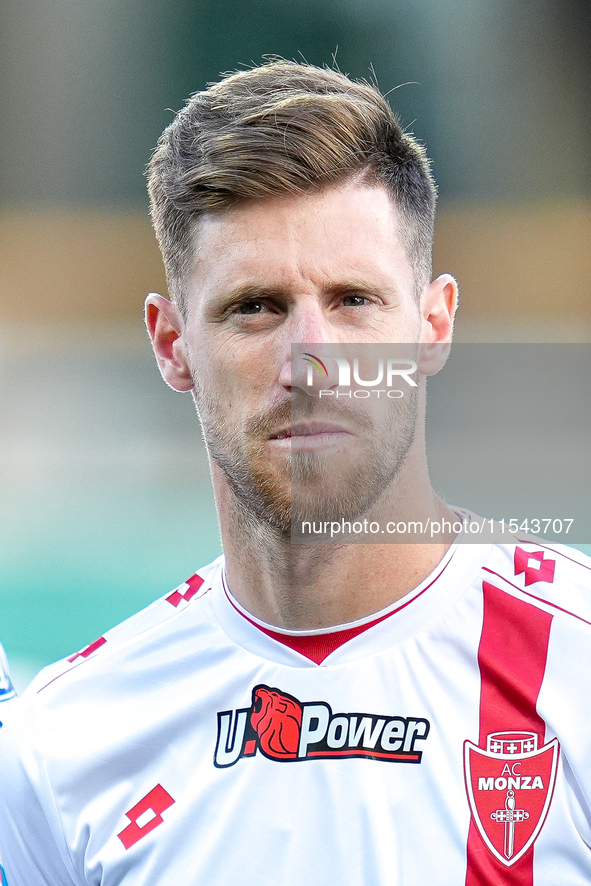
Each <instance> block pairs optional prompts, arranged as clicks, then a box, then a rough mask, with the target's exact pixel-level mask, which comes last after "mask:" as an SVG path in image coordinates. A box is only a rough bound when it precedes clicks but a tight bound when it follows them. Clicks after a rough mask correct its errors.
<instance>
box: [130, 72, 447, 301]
mask: <svg viewBox="0 0 591 886" xmlns="http://www.w3.org/2000/svg"><path fill="white" fill-rule="evenodd" d="M147 176H148V190H149V194H150V207H151V209H150V211H151V217H152V223H153V225H154V230H155V232H156V238H157V240H158V243H159V246H160V250H161V252H162V256H163V259H164V267H165V271H166V278H167V282H168V287H169V291H170V295H171V297H172V298H173V299H174V300H175V301H176V302H177V304H179V306H180V307H181V309H184V308H185V307H186V306H185V299H184V286H185V283H186V280H187V279H188V277H189V276H190V274H191V272H192V269H193V266H194V261H195V256H194V248H195V231H196V222H197V221H198V220H199V218H200V216H202V215H203V214H204V213H208V212H212V211H213V212H215V211H216V210H223V209H225V208H228V207H231V206H234V205H237V204H239V203H244V202H246V201H248V200H257V199H263V198H267V197H273V196H281V195H287V194H308V193H314V192H319V191H321V190H322V189H323V188H325V187H327V186H330V185H333V184H337V183H340V182H342V181H345V180H346V179H349V178H352V177H354V176H359V177H360V180H361V181H363V182H364V183H365V184H370V185H374V184H378V185H383V186H384V187H385V188H386V190H387V191H388V193H389V195H390V197H391V199H392V200H393V202H394V204H395V205H396V207H397V209H398V211H399V213H400V216H401V222H402V224H401V230H400V231H399V235H400V237H401V239H402V242H403V244H404V246H405V248H406V250H407V254H408V256H409V260H410V262H411V264H412V266H413V268H414V273H415V280H416V284H417V288H419V287H422V286H423V285H424V284H425V283H426V282H428V279H429V276H430V273H431V249H432V240H433V225H434V217H435V200H436V189H435V183H434V181H433V177H432V175H431V170H430V162H429V160H428V159H427V156H426V154H425V151H424V148H423V147H422V145H420V144H419V143H418V142H417V141H416V140H415V139H414V138H413V137H412V136H411V135H408V134H407V133H405V132H404V131H403V130H402V127H401V125H400V123H399V120H398V118H397V117H396V116H395V115H394V113H393V111H392V109H391V108H390V105H389V104H388V102H387V101H386V99H385V98H384V97H383V96H382V95H381V94H380V92H379V91H378V90H377V89H376V88H374V87H373V86H370V85H369V84H368V83H365V82H356V81H352V80H350V79H349V78H348V77H346V76H345V75H344V74H341V73H340V72H338V71H333V70H329V69H324V68H318V67H315V66H313V65H308V64H300V63H297V62H289V61H283V60H279V61H271V62H269V63H268V64H265V65H262V66H261V67H256V68H252V69H250V70H245V71H239V72H238V73H234V74H231V75H228V76H226V77H224V79H222V80H221V81H220V82H219V83H214V84H212V85H210V86H209V87H208V88H207V89H205V90H203V91H202V92H197V93H195V94H194V95H192V96H191V98H190V99H189V100H188V101H187V104H186V105H185V107H184V108H182V110H181V111H179V113H178V114H177V115H176V117H175V118H174V120H173V122H172V123H171V124H170V125H169V126H168V127H167V128H166V129H165V130H164V132H163V133H162V136H161V137H160V139H159V141H158V144H157V146H156V149H155V151H154V154H153V156H152V159H151V161H150V163H149V164H148V169H147Z"/></svg>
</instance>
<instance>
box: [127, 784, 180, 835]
mask: <svg viewBox="0 0 591 886" xmlns="http://www.w3.org/2000/svg"><path fill="white" fill-rule="evenodd" d="M174 802H175V801H174V800H173V799H172V797H171V796H170V794H169V793H168V791H165V790H164V788H163V787H162V785H161V784H157V785H156V787H155V788H152V790H151V791H150V793H149V794H146V796H145V797H142V799H141V800H140V801H139V803H136V804H135V806H132V807H131V809H130V810H129V812H126V813H125V815H126V816H127V818H129V819H130V822H131V824H128V825H127V827H126V828H125V829H124V830H122V831H121V833H120V834H117V836H118V837H119V839H120V840H121V842H122V843H123V845H124V846H125V848H126V849H130V848H131V847H132V846H134V845H135V844H136V843H137V842H138V841H139V840H141V839H142V838H143V837H145V836H146V835H147V834H149V833H150V832H151V831H153V830H154V828H157V827H158V825H160V824H162V822H163V821H164V819H163V818H162V813H163V812H166V810H167V809H169V808H170V807H171V806H172V804H173V803H174Z"/></svg>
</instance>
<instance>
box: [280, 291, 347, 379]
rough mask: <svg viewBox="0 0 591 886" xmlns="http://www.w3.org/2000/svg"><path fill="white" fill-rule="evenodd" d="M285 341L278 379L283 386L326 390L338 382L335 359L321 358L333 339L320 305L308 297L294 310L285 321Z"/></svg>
mask: <svg viewBox="0 0 591 886" xmlns="http://www.w3.org/2000/svg"><path fill="white" fill-rule="evenodd" d="M286 333H287V336H288V338H287V340H286V343H285V353H284V359H283V364H282V367H281V373H280V376H279V382H280V384H282V385H283V386H284V387H285V388H287V389H289V390H291V388H294V387H296V388H300V389H302V390H303V391H305V392H306V393H311V391H312V389H316V390H318V389H320V388H322V389H329V388H331V387H334V386H335V385H336V384H337V375H336V372H335V364H334V360H324V359H323V358H324V357H325V356H326V355H327V354H328V353H330V351H331V348H330V347H328V348H327V347H326V346H327V345H330V344H331V343H334V342H335V338H334V332H333V330H332V328H331V325H330V322H329V320H328V318H327V316H326V313H325V311H324V309H323V306H322V305H321V304H319V303H318V301H317V300H315V299H314V300H313V301H312V300H310V301H307V302H306V303H304V304H301V305H298V307H297V308H296V309H294V311H293V314H292V317H291V322H290V323H288V324H286Z"/></svg>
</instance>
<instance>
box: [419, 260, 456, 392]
mask: <svg viewBox="0 0 591 886" xmlns="http://www.w3.org/2000/svg"><path fill="white" fill-rule="evenodd" d="M457 306H458V284H457V283H456V281H455V279H454V278H453V277H452V276H451V274H441V276H440V277H437V279H436V280H433V282H432V283H430V284H429V286H427V288H426V289H425V291H424V292H423V296H422V298H421V339H420V341H421V344H420V345H419V354H420V364H419V371H420V372H422V373H423V374H424V375H435V373H436V372H439V370H440V369H441V368H442V366H443V365H444V364H445V361H446V360H447V358H448V355H449V349H450V345H451V337H452V333H453V325H454V316H455V313H456V308H457Z"/></svg>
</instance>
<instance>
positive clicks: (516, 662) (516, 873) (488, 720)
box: [466, 582, 552, 886]
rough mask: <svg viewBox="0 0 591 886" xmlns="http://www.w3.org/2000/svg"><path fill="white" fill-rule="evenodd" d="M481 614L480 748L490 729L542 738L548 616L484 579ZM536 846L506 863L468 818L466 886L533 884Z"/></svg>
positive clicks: (543, 730)
mask: <svg viewBox="0 0 591 886" xmlns="http://www.w3.org/2000/svg"><path fill="white" fill-rule="evenodd" d="M482 587H483V594H484V618H483V623H482V635H481V637H480V646H479V648H478V665H479V668H480V677H481V694H480V741H479V744H480V747H482V748H486V739H487V736H488V735H489V734H490V733H491V732H504V731H507V732H508V731H519V732H521V731H524V732H536V733H537V734H538V746H541V745H542V744H543V743H544V736H545V729H546V727H545V723H544V721H543V720H542V718H541V717H540V716H539V714H538V712H537V709H536V705H537V700H538V695H539V692H540V687H541V685H542V680H543V679H544V671H545V669H546V657H547V653H548V640H549V637H550V625H551V624H552V616H551V615H549V614H548V613H547V612H544V611H542V610H541V609H538V608H537V607H535V606H532V605H531V603H525V602H524V601H523V600H518V599H517V598H516V597H512V596H511V595H510V594H507V593H505V592H503V591H500V590H499V589H498V588H496V587H495V586H494V585H491V584H489V583H488V582H483V585H482ZM534 851H535V846H533V847H532V848H531V849H529V850H528V851H527V852H526V853H525V855H524V856H523V857H522V858H520V859H519V861H517V862H516V863H515V864H514V865H512V866H511V867H505V865H503V864H501V863H500V862H498V861H497V859H496V858H495V857H494V856H493V855H492V853H491V852H490V851H489V850H488V848H487V847H486V846H485V844H484V843H483V841H482V838H481V837H480V834H479V833H478V830H477V828H476V825H475V824H474V822H473V821H472V820H471V821H470V832H469V835H468V853H467V854H468V860H467V861H468V863H467V872H466V886H533V884H534V879H533V857H534V856H533V853H534Z"/></svg>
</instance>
